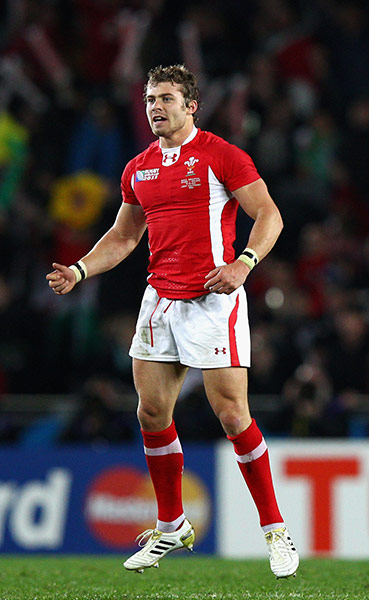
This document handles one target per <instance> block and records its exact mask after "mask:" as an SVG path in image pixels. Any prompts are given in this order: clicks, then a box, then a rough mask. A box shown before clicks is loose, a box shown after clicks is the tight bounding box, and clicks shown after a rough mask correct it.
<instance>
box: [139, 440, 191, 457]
mask: <svg viewBox="0 0 369 600" xmlns="http://www.w3.org/2000/svg"><path fill="white" fill-rule="evenodd" d="M144 451H145V454H147V456H164V454H176V453H178V452H182V446H181V442H180V441H179V438H178V437H176V439H175V440H174V441H173V442H171V443H170V444H168V445H167V446H160V447H159V448H147V446H144Z"/></svg>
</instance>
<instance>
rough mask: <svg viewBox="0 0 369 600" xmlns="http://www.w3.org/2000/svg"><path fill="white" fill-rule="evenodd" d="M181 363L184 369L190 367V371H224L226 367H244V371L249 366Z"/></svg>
mask: <svg viewBox="0 0 369 600" xmlns="http://www.w3.org/2000/svg"><path fill="white" fill-rule="evenodd" d="M179 362H180V363H181V365H184V366H185V367H191V369H226V368H227V367H245V368H246V369H249V368H250V365H241V364H239V365H230V364H229V363H227V364H219V363H218V364H212V363H209V364H199V363H197V364H195V363H190V362H187V361H186V362H182V361H181V360H180V361H179Z"/></svg>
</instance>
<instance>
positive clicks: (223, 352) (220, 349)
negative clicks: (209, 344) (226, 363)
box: [214, 348, 227, 354]
mask: <svg viewBox="0 0 369 600" xmlns="http://www.w3.org/2000/svg"><path fill="white" fill-rule="evenodd" d="M214 353H215V354H220V353H222V354H227V348H214Z"/></svg>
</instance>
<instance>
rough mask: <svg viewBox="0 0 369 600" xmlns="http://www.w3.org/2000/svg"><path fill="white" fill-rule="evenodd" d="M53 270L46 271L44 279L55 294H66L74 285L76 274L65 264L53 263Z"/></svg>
mask: <svg viewBox="0 0 369 600" xmlns="http://www.w3.org/2000/svg"><path fill="white" fill-rule="evenodd" d="M53 267H54V269H55V271H52V272H51V273H48V274H47V275H46V279H47V281H48V282H49V286H50V287H51V289H52V290H53V292H55V294H58V295H60V294H68V292H71V291H72V289H73V288H74V286H75V285H76V276H75V274H74V273H73V271H72V269H70V268H69V267H66V266H65V265H59V264H58V263H53Z"/></svg>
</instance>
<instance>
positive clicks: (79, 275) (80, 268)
mask: <svg viewBox="0 0 369 600" xmlns="http://www.w3.org/2000/svg"><path fill="white" fill-rule="evenodd" d="M69 269H72V271H73V273H74V274H75V276H76V283H79V282H80V281H82V280H83V279H87V275H88V273H87V267H86V265H85V263H84V262H83V261H82V260H78V261H77V262H76V263H74V265H70V267H69Z"/></svg>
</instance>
